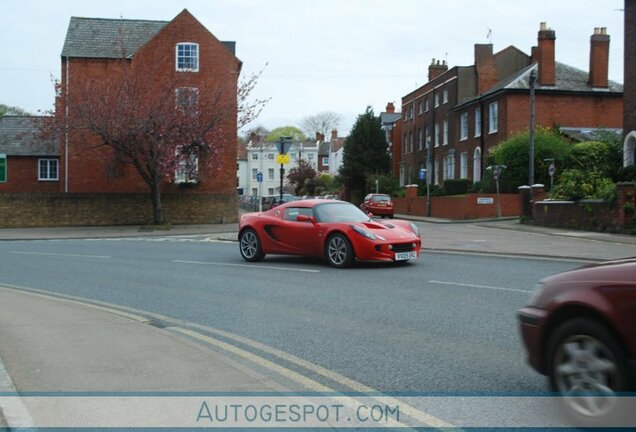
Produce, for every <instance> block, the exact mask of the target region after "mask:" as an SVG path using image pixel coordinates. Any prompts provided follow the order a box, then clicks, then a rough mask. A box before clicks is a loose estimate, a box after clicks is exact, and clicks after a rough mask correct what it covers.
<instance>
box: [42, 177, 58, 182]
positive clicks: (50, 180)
mask: <svg viewBox="0 0 636 432" xmlns="http://www.w3.org/2000/svg"><path fill="white" fill-rule="evenodd" d="M38 181H41V182H59V181H60V179H59V178H56V179H43V178H39V179H38Z"/></svg>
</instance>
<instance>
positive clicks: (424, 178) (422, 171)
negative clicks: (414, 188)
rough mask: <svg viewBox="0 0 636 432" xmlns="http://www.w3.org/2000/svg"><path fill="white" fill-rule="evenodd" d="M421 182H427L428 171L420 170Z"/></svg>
mask: <svg viewBox="0 0 636 432" xmlns="http://www.w3.org/2000/svg"><path fill="white" fill-rule="evenodd" d="M420 180H426V169H424V168H420Z"/></svg>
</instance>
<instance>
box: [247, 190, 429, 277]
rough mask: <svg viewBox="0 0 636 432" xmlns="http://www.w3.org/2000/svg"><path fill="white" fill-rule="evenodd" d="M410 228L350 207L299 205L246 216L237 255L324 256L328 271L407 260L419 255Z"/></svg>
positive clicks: (415, 236)
mask: <svg viewBox="0 0 636 432" xmlns="http://www.w3.org/2000/svg"><path fill="white" fill-rule="evenodd" d="M421 244H422V241H421V238H420V234H419V231H418V228H417V226H416V225H415V224H413V223H411V222H407V221H403V220H392V221H390V222H385V223H384V222H378V221H374V220H372V219H371V218H369V216H368V215H367V214H365V213H363V212H361V211H360V209H358V208H357V207H356V206H354V205H353V204H351V203H348V202H344V201H336V200H322V199H313V200H303V201H295V202H289V203H285V204H282V205H281V206H279V207H275V208H273V209H271V210H268V211H267V212H264V213H246V214H244V215H242V216H241V219H240V222H239V250H240V252H241V255H242V257H243V258H244V259H245V260H246V261H249V262H255V261H260V260H262V259H263V258H264V257H265V255H266V254H283V255H302V256H313V257H324V258H325V260H327V262H328V263H329V264H330V265H332V266H333V267H339V268H342V267H348V266H350V265H351V264H352V263H353V262H354V261H355V260H359V261H400V262H402V261H408V260H411V259H415V258H417V257H418V256H419V254H420V248H421Z"/></svg>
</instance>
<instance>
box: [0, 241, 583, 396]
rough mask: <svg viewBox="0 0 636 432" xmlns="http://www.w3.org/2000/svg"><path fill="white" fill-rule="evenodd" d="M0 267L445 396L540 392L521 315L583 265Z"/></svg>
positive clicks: (53, 256) (436, 258) (182, 245)
mask: <svg viewBox="0 0 636 432" xmlns="http://www.w3.org/2000/svg"><path fill="white" fill-rule="evenodd" d="M0 263H1V264H0V284H9V285H14V286H20V287H26V288H31V289H37V290H43V291H47V292H53V293H57V294H64V295H71V296H76V297H80V298H85V299H91V300H98V301H103V302H108V303H111V304H115V305H121V306H126V307H130V308H135V309H138V310H142V311H147V312H151V313H155V314H161V315H164V316H167V317H171V318H175V319H178V320H183V321H186V322H188V323H194V324H196V325H201V326H206V327H205V328H207V329H211V331H218V332H219V333H217V334H223V337H224V339H225V340H227V341H229V342H230V343H233V344H234V345H237V346H240V347H241V348H242V349H245V350H247V351H251V352H254V353H255V354H258V355H259V356H261V357H264V358H268V359H270V360H272V361H277V362H279V363H281V364H284V366H285V367H286V368H288V369H291V370H296V371H297V372H299V373H300V374H303V375H305V376H310V377H311V379H312V380H315V381H317V382H319V383H321V384H324V385H326V386H328V387H329V388H332V389H336V390H351V389H352V385H351V382H350V381H347V380H354V381H355V383H359V384H362V385H364V386H368V387H370V388H373V389H375V390H378V391H383V392H387V391H400V392H405V391H408V392H443V393H457V392H478V393H481V392H525V391H529V392H534V391H545V390H546V385H545V380H544V379H543V377H541V376H539V375H537V374H536V373H534V372H533V371H532V370H530V368H529V367H527V366H526V364H525V361H524V353H523V350H522V347H521V345H520V341H519V337H518V331H517V323H516V319H515V311H516V310H517V309H518V308H519V307H521V306H523V305H524V304H525V303H526V301H527V300H528V298H529V296H530V295H531V292H532V290H533V287H534V284H535V283H536V281H537V280H538V279H540V278H541V277H543V276H546V275H549V274H553V273H556V272H559V271H563V270H566V269H570V268H573V267H576V266H578V265H579V263H576V262H571V261H566V260H536V259H527V258H523V259H520V258H513V257H494V256H479V255H473V254H447V253H432V252H431V253H424V254H423V255H422V256H421V258H420V259H419V260H417V261H414V262H411V263H408V264H406V265H393V264H389V265H378V264H362V265H358V266H355V267H354V268H352V269H347V270H338V269H332V268H330V267H328V266H326V265H325V264H324V263H323V262H321V261H319V260H310V259H303V258H294V257H291V258H290V257H275V256H268V257H267V258H266V259H265V260H264V261H263V262H262V263H258V264H248V263H245V262H244V261H243V260H242V259H241V258H240V255H239V253H238V246H237V244H236V243H234V242H214V241H206V239H205V238H204V237H192V238H181V239H175V238H168V237H166V238H161V237H159V238H138V239H135V238H129V239H94V240H53V241H51V240H49V241H14V242H2V243H0ZM223 332H227V333H223ZM240 338H247V339H240ZM259 343H260V344H264V346H263V345H259ZM269 348H272V349H274V350H280V351H282V352H283V353H284V354H288V355H290V356H291V357H290V358H291V359H292V360H293V359H302V360H304V361H308V362H311V363H310V364H311V365H315V366H317V368H314V369H311V370H307V368H303V367H301V366H300V365H298V364H297V363H294V361H291V360H289V359H288V360H285V359H284V356H283V359H281V356H275V355H273V354H272V352H275V353H280V351H268V349H269ZM237 361H245V360H244V359H237ZM248 363H249V362H248ZM251 366H252V367H256V368H257V367H258V365H256V366H255V365H251ZM318 368H324V370H326V371H328V372H329V373H321V372H320V371H321V370H323V369H318ZM324 370H323V371H324ZM269 373H270V374H274V372H271V371H270V372H269ZM354 390H355V388H354Z"/></svg>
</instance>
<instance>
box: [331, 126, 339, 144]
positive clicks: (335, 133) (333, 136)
mask: <svg viewBox="0 0 636 432" xmlns="http://www.w3.org/2000/svg"><path fill="white" fill-rule="evenodd" d="M337 139H338V129H332V130H331V141H335V140H337Z"/></svg>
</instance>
